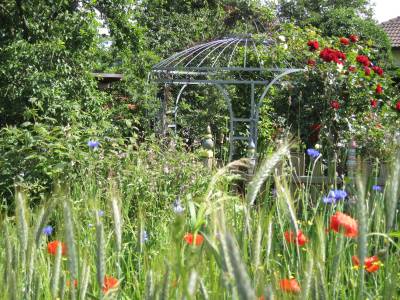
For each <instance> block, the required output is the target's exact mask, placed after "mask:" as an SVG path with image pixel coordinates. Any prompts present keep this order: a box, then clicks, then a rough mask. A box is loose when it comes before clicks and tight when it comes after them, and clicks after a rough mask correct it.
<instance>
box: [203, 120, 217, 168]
mask: <svg viewBox="0 0 400 300" xmlns="http://www.w3.org/2000/svg"><path fill="white" fill-rule="evenodd" d="M201 146H202V147H203V148H204V150H205V153H204V157H203V159H204V161H203V164H204V166H205V167H207V168H208V169H209V170H211V169H212V167H213V161H214V151H213V148H214V141H213V139H212V134H211V127H210V125H208V126H207V134H206V135H205V136H204V139H203V141H202V142H201Z"/></svg>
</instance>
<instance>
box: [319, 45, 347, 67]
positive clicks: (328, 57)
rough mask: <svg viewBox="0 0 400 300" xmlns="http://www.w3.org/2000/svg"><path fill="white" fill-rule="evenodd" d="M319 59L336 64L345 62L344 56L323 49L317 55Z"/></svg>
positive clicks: (333, 50) (331, 50)
mask: <svg viewBox="0 0 400 300" xmlns="http://www.w3.org/2000/svg"><path fill="white" fill-rule="evenodd" d="M319 57H320V58H321V59H322V60H324V61H326V62H335V63H337V64H343V63H344V61H345V60H346V54H344V53H343V52H341V51H339V50H335V49H332V48H324V49H323V50H322V51H321V52H320V53H319Z"/></svg>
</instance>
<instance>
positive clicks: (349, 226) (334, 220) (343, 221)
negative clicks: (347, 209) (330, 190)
mask: <svg viewBox="0 0 400 300" xmlns="http://www.w3.org/2000/svg"><path fill="white" fill-rule="evenodd" d="M330 228H331V229H332V230H333V231H335V232H340V231H342V230H343V231H344V235H345V236H347V237H356V236H357V235H358V225H357V221H356V220H354V219H353V218H352V217H350V216H348V215H346V214H344V213H342V212H340V211H338V212H336V213H335V214H334V215H333V216H332V217H331V224H330Z"/></svg>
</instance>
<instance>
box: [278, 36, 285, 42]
mask: <svg viewBox="0 0 400 300" xmlns="http://www.w3.org/2000/svg"><path fill="white" fill-rule="evenodd" d="M278 39H279V40H280V41H281V42H286V38H285V37H284V36H283V35H280V36H278Z"/></svg>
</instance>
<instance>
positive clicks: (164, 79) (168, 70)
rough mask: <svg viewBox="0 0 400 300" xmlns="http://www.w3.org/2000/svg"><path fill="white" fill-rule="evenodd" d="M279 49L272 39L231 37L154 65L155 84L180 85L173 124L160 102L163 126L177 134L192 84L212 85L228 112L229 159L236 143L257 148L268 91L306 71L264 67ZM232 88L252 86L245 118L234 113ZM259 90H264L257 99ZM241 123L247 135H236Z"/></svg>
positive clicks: (276, 66)
mask: <svg viewBox="0 0 400 300" xmlns="http://www.w3.org/2000/svg"><path fill="white" fill-rule="evenodd" d="M276 46H277V45H276V42H275V41H273V40H271V39H262V38H256V37H252V36H246V37H228V38H223V39H218V40H214V41H211V42H207V43H203V44H198V45H196V46H193V47H191V48H188V49H186V50H183V51H181V52H178V53H176V54H174V55H172V56H171V57H169V58H167V59H165V60H163V61H161V62H159V63H158V64H156V65H154V66H153V68H152V70H151V79H152V80H153V81H155V82H158V83H162V84H164V85H170V84H171V85H179V86H181V88H180V90H179V92H178V94H177V95H176V98H175V102H174V107H173V109H172V110H170V111H169V112H170V113H171V114H172V115H173V120H174V123H173V124H167V125H165V120H166V114H167V109H166V107H167V103H166V101H167V100H166V99H165V98H162V99H161V102H162V103H161V105H162V108H164V109H163V118H162V119H163V121H162V122H163V123H164V126H165V127H168V128H171V129H172V130H174V131H175V133H176V130H177V124H176V122H177V114H178V106H179V100H180V98H181V96H182V93H183V92H184V90H185V89H186V88H187V87H188V86H189V85H213V86H215V87H216V88H217V89H218V90H219V91H220V92H221V94H222V96H223V97H224V99H225V101H226V104H227V108H228V111H229V160H232V157H233V154H234V152H235V146H234V145H235V141H239V140H242V141H247V142H248V145H249V147H254V148H256V147H257V140H258V128H257V125H258V122H259V115H260V107H261V105H262V103H263V100H264V98H265V96H266V95H267V93H268V91H269V89H270V88H271V87H272V86H273V85H274V84H275V83H277V82H278V81H279V80H280V79H281V78H283V77H284V76H286V75H288V74H291V73H296V72H302V71H304V69H300V68H295V67H294V66H293V65H291V64H289V63H288V65H286V66H284V67H282V65H283V64H284V63H282V62H280V65H277V64H276V63H270V65H265V64H267V63H266V61H265V58H266V57H268V52H269V51H271V49H272V47H276ZM231 85H248V86H250V95H249V97H248V102H249V104H250V105H249V107H248V111H247V113H248V116H247V117H245V118H243V117H237V116H235V114H234V110H233V109H232V105H233V103H232V97H231V95H229V91H228V89H227V87H228V86H231ZM256 87H257V88H259V89H260V88H261V91H262V92H261V93H260V95H259V96H257V97H256V92H255V90H256ZM239 124H245V125H247V126H248V128H249V130H248V135H246V136H244V135H239V134H237V133H236V128H237V126H238V125H239Z"/></svg>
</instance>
